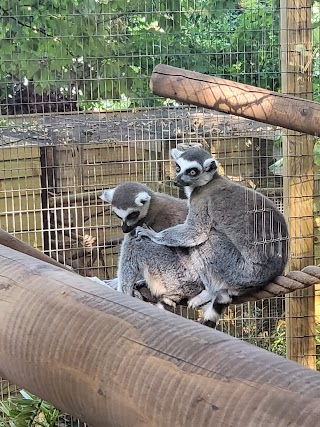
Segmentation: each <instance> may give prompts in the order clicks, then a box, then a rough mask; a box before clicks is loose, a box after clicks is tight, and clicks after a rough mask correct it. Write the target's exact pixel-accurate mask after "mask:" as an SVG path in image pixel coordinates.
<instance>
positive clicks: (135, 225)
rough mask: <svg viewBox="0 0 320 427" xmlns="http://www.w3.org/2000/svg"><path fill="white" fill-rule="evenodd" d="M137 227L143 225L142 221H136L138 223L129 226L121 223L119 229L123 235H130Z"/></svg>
mask: <svg viewBox="0 0 320 427" xmlns="http://www.w3.org/2000/svg"><path fill="white" fill-rule="evenodd" d="M139 225H140V226H141V227H142V226H143V225H144V221H143V219H141V220H140V221H138V222H136V223H134V224H131V225H128V224H127V223H126V222H123V223H122V226H121V228H122V231H123V232H124V233H130V232H131V231H132V230H134V229H135V228H136V227H138V226H139Z"/></svg>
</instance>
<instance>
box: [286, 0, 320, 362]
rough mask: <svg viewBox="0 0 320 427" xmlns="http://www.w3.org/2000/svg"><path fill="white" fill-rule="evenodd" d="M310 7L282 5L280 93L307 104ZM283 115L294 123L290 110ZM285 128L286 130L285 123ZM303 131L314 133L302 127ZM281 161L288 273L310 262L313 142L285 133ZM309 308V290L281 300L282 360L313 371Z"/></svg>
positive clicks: (304, 1) (299, 1) (291, 1)
mask: <svg viewBox="0 0 320 427" xmlns="http://www.w3.org/2000/svg"><path fill="white" fill-rule="evenodd" d="M311 3H312V2H311V0H285V1H283V2H282V4H281V6H282V8H281V51H282V52H281V53H282V64H281V67H282V68H281V70H282V91H283V92H284V93H288V94H292V95H295V96H300V97H302V98H308V99H312V61H311V60H310V59H311V58H312V41H311V28H312V23H311ZM298 46H299V50H297V47H298ZM301 52H302V54H301ZM301 102H302V101H301ZM306 105H307V104H306ZM301 111H304V110H301ZM287 113H289V114H292V118H295V120H297V121H298V120H299V118H298V117H297V116H296V114H295V113H294V111H293V110H291V109H290V108H289V109H288V111H287ZM314 120H315V116H314ZM307 122H308V120H305V124H307ZM315 123H316V120H315ZM283 125H284V126H285V123H284V124H283ZM287 125H288V127H290V121H288V124H287ZM317 126H318V124H317ZM291 128H292V129H296V128H294V127H291ZM303 130H305V131H306V132H310V133H312V132H313V130H312V129H311V128H309V129H304V128H303V127H301V131H303ZM283 155H284V211H285V214H286V217H287V218H288V224H289V233H290V236H291V239H290V245H291V259H290V262H289V269H290V270H300V269H302V268H303V267H305V266H307V265H309V264H313V262H314V252H313V188H314V182H313V179H314V170H313V138H312V137H308V136H305V135H299V134H297V133H295V132H288V133H287V134H286V135H285V136H284V138H283ZM314 307H315V305H314V289H313V288H308V289H307V290H305V291H297V292H295V293H294V294H292V295H289V296H286V337H287V339H286V344H287V357H288V358H289V359H291V360H294V361H296V362H298V363H301V364H303V365H306V366H308V367H310V368H312V369H315V368H316V342H315V334H316V331H315V317H314V314H315V313H314Z"/></svg>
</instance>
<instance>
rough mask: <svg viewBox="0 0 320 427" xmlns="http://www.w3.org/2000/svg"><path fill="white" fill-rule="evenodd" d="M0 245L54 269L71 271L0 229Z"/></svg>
mask: <svg viewBox="0 0 320 427" xmlns="http://www.w3.org/2000/svg"><path fill="white" fill-rule="evenodd" d="M0 245H3V246H6V247H8V248H11V249H14V250H15V251H18V252H21V253H23V254H26V255H30V256H31V257H33V258H36V259H39V260H41V261H44V262H47V263H49V264H52V265H55V266H56V267H59V268H63V269H64V270H68V271H71V270H70V268H68V267H65V266H64V265H63V264H60V263H59V262H57V261H55V260H54V259H52V258H50V257H49V256H47V255H45V254H44V253H43V252H41V251H39V250H38V249H35V248H34V247H32V246H31V245H28V243H25V242H23V241H22V240H20V239H17V238H16V237H14V236H12V235H11V234H9V233H7V232H6V231H4V230H2V229H0Z"/></svg>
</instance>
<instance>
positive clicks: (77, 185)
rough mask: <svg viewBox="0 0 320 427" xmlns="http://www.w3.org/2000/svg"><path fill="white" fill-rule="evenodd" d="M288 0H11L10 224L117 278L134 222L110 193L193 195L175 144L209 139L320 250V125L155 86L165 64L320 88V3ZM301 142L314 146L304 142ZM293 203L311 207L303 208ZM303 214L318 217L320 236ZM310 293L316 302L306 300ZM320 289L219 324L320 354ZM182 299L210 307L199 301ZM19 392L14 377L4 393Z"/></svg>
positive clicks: (4, 50) (259, 341)
mask: <svg viewBox="0 0 320 427" xmlns="http://www.w3.org/2000/svg"><path fill="white" fill-rule="evenodd" d="M279 3H280V2H277V1H273V0H267V1H254V0H250V1H249V0H246V1H243V2H241V3H240V2H234V1H227V2H226V1H224V2H223V1H218V0H215V1H214V0H212V1H207V2H205V4H204V2H202V1H199V0H193V1H189V0H175V1H173V2H172V1H171V2H166V1H159V2H154V1H149V0H146V1H145V2H141V1H132V2H123V1H121V0H118V1H116V2H105V1H92V0H86V1H75V0H64V1H59V2H58V1H50V2H49V1H41V2H40V1H30V2H26V3H24V2H19V1H18V0H6V1H4V0H3V1H2V0H0V11H1V15H2V28H1V29H0V34H1V38H0V49H1V58H0V109H1V116H0V205H1V210H0V226H1V228H3V229H5V230H7V231H9V232H11V233H12V234H14V235H15V236H16V237H18V238H20V239H22V240H24V241H25V242H27V243H29V244H31V245H32V246H34V247H36V248H38V249H39V250H41V251H44V252H45V253H47V254H48V255H49V256H51V257H53V258H55V259H56V260H58V261H59V262H61V263H63V264H67V265H69V266H71V267H72V268H73V269H74V270H75V271H77V272H78V273H79V274H81V275H84V276H97V277H99V278H100V279H107V278H112V277H114V276H115V275H116V269H117V259H118V254H119V247H120V246H119V243H120V241H119V239H121V238H122V232H121V229H120V222H119V220H118V219H117V218H116V217H115V216H114V215H112V212H111V210H110V209H109V207H108V206H107V205H106V204H103V203H102V201H101V200H100V199H99V197H98V196H99V194H100V192H101V191H102V190H103V189H105V188H111V187H115V186H116V185H117V184H119V183H121V182H123V181H138V182H144V183H146V184H147V185H149V186H150V187H151V188H153V189H155V190H157V191H161V192H166V193H170V194H173V195H175V196H178V192H177V189H176V188H175V187H174V186H173V178H174V167H173V165H172V162H171V161H170V149H171V148H172V147H175V146H176V145H177V144H178V143H180V142H200V143H201V144H202V145H203V146H204V147H205V148H206V149H208V150H210V151H211V153H212V154H213V155H214V156H215V157H217V159H218V160H219V162H220V172H221V173H222V174H224V175H226V176H227V177H229V178H230V179H231V180H234V181H236V182H239V183H240V184H242V185H244V186H246V187H248V188H254V189H257V190H259V191H260V192H262V193H263V194H265V195H266V196H268V197H269V198H271V199H272V200H273V201H274V202H275V203H276V204H277V206H278V207H279V208H280V209H281V210H283V209H284V210H285V211H286V209H287V211H286V212H287V213H288V212H289V213H288V215H287V217H288V220H289V225H292V227H295V228H294V241H295V242H297V244H296V245H295V246H294V247H295V248H298V247H299V248H300V249H299V250H298V249H295V251H294V252H292V253H291V260H293V261H291V264H290V268H291V267H292V268H302V267H303V266H304V265H306V263H309V264H313V263H316V264H317V263H319V261H318V258H319V249H318V239H319V237H318V235H319V221H320V220H319V194H320V192H319V166H320V163H319V162H320V161H319V158H318V157H319V147H318V145H319V140H318V139H317V136H315V138H312V137H306V136H304V135H298V134H291V133H288V132H286V131H285V130H284V129H280V128H276V127H274V126H271V125H268V124H262V123H258V122H255V121H252V120H246V119H242V118H239V117H235V116H229V115H225V114H222V113H217V112H213V111H209V110H204V109H202V108H200V107H194V106H186V105H181V104H179V103H177V102H175V101H173V100H170V99H161V98H159V97H156V96H154V95H153V94H152V93H151V91H150V89H149V81H150V75H151V73H152V70H153V68H154V66H155V65H156V64H157V63H160V62H161V63H167V64H170V65H173V66H177V67H182V68H186V69H189V70H194V71H198V72H202V73H205V74H211V75H217V76H221V77H224V78H228V79H231V80H236V81H239V82H243V83H247V84H252V85H255V86H260V87H263V88H267V89H271V90H274V91H280V90H282V91H287V92H290V93H294V94H296V95H298V96H302V97H309V98H310V96H311V97H312V96H313V99H314V100H316V101H318V99H319V75H320V74H319V53H318V46H319V37H320V35H319V22H320V12H319V5H318V2H314V3H313V6H312V7H311V2H307V1H300V2H299V1H295V2H293V1H292V2H287V3H289V4H288V8H286V9H285V8H283V7H280V4H279ZM290 20H291V21H293V22H294V23H295V24H297V22H298V21H299V22H300V23H301V22H303V23H304V26H305V27H304V32H303V34H304V35H303V37H304V39H303V40H301V39H299V37H301V35H300V36H298V35H297V34H295V35H294V36H292V31H291V26H290V25H292V23H291V24H290V22H291V21H290ZM295 20H296V21H295ZM311 28H312V31H311ZM281 31H282V33H281ZM290 31H291V32H290ZM290 37H293V38H292V39H290ZM284 40H286V42H284ZM311 42H312V43H311ZM285 55H287V57H286V56H285ZM284 57H285V59H284ZM281 58H282V61H281ZM284 63H285V64H286V66H285V65H284ZM290 67H291V68H290ZM281 72H282V75H281ZM284 74H286V75H287V76H289V77H288V80H285V78H284ZM292 75H294V77H293V81H294V82H295V87H290V84H288V81H291V80H290V76H292ZM286 85H287V86H286ZM285 86H286V89H285V90H284V87H285ZM306 138H307V139H306ZM292 144H295V145H297V146H300V145H301V144H305V145H308V147H309V148H310V147H311V151H310V150H309V151H307V150H301V151H296V152H294V153H293V152H292V151H290V147H292ZM288 147H289V148H288ZM288 159H289V160H290V159H291V160H290V161H291V162H292V161H293V162H294V163H295V164H297V163H298V164H299V163H300V164H301V165H304V164H305V162H309V163H310V162H311V166H310V167H309V169H308V173H307V174H306V176H307V177H308V178H309V181H308V182H310V179H311V180H312V196H311V195H310V188H309V189H308V194H305V193H303V191H304V190H305V189H306V186H304V176H305V170H303V167H302V169H300V170H299V168H296V169H293V168H291V169H290V170H289V169H288V166H287V165H288V161H289V160H288ZM292 159H293V160H292ZM286 168H287V169H286ZM310 177H311V178H310ZM288 178H290V179H296V181H295V183H294V184H292V182H291V184H290V185H291V187H290V185H289V187H290V188H292V185H296V186H297V185H300V186H301V188H302V190H301V191H300V193H299V194H297V193H295V194H293V193H292V191H291V190H290V191H288V188H287V187H285V185H284V180H285V179H287V181H288ZM287 181H286V182H287ZM306 199H308V201H309V210H308V211H306V207H305V205H304V203H303V202H304V201H305V200H306ZM290 200H293V201H294V202H293V203H291V204H290ZM292 204H294V205H295V206H296V210H295V211H292V210H291V211H290V210H289V211H288V206H291V209H292ZM310 207H311V210H312V212H311V213H310ZM290 212H291V213H290ZM297 217H298V218H304V219H306V221H309V222H308V225H307V234H306V227H304V226H303V225H301V222H300V223H299V222H295V219H297ZM311 223H312V229H310V224H311ZM294 224H295V225H294ZM308 227H309V228H308ZM291 231H292V228H291ZM305 239H307V241H308V242H309V243H308V246H307V247H305V246H304V247H303V249H301V247H302V246H303V244H302V241H305ZM299 245H300V246H299ZM292 301H293V303H292ZM296 301H299V304H302V302H303V301H307V308H306V307H305V309H304V310H302V311H301V312H300V313H299V312H297V310H296V309H295V310H294V309H293V308H292V307H293V305H292V304H295V302H296ZM319 301H320V299H319V289H318V288H316V289H315V294H314V293H313V291H309V292H308V293H301V294H300V295H299V296H298V297H297V296H289V297H286V298H285V297H279V298H274V299H271V300H263V301H258V302H254V303H253V302H250V303H246V304H242V305H239V306H231V307H230V308H229V310H228V312H227V313H226V314H225V316H224V318H223V321H221V322H220V324H219V326H218V328H219V329H221V330H222V331H224V332H226V333H228V334H230V335H233V336H236V337H238V338H241V339H243V340H246V341H248V342H250V343H251V344H254V345H258V346H260V347H262V348H265V349H267V350H269V351H273V352H276V353H278V354H280V355H282V356H285V355H286V352H288V340H289V341H290V342H291V344H289V345H290V346H291V350H290V352H289V353H290V356H291V358H294V359H295V360H297V361H299V362H301V363H304V364H307V365H309V366H310V367H313V368H314V367H316V366H318V364H319V345H318V344H319V332H320V331H319ZM302 305H303V304H302ZM177 312H178V314H181V315H184V316H186V317H189V318H195V317H196V313H194V312H192V311H190V310H188V309H187V308H185V307H178V308H177ZM301 319H304V320H306V319H307V321H306V322H304V323H303V322H302V321H301ZM288 322H289V323H290V325H291V324H292V322H293V323H294V324H295V327H294V328H295V329H294V328H293V327H292V326H290V328H289V329H288V328H287V325H288ZM293 330H294V334H295V336H294V337H292V334H293ZM288 331H289V332H288ZM293 338H297V341H298V344H297V343H296V344H295V345H296V347H295V346H294V345H293V344H292V340H293ZM297 346H298V347H297ZM297 348H298V350H295V349H297ZM295 351H296V352H297V353H296V354H294V352H295ZM16 391H17V389H16V388H15V387H14V386H10V385H9V384H8V383H7V381H5V380H2V381H1V382H0V397H1V399H2V400H5V399H6V398H7V397H10V396H11V394H15V393H16ZM68 422H69V423H70V421H68ZM74 422H75V423H77V422H78V421H74ZM60 425H70V424H68V423H67V422H65V423H64V422H63V421H61V423H60ZM71 425H77V424H72V423H71Z"/></svg>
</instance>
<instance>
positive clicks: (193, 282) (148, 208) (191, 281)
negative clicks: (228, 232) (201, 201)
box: [100, 182, 210, 306]
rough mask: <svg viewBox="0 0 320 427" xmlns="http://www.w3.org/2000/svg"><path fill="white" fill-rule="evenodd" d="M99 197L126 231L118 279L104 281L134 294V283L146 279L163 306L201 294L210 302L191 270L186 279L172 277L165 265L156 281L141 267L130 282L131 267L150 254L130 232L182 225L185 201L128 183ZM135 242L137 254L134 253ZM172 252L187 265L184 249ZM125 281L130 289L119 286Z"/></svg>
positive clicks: (202, 299) (204, 299)
mask: <svg viewBox="0 0 320 427" xmlns="http://www.w3.org/2000/svg"><path fill="white" fill-rule="evenodd" d="M100 198H101V199H102V200H103V201H105V202H109V203H111V205H112V211H113V212H114V213H115V214H116V215H117V216H118V217H119V218H120V219H121V220H122V230H123V232H124V233H127V234H126V235H125V238H124V241H123V242H122V245H121V250H120V257H119V262H118V278H116V279H113V280H108V281H105V283H106V284H107V285H109V286H111V287H113V288H115V287H117V286H118V283H119V286H118V290H119V291H121V292H124V293H127V294H130V295H132V293H133V292H134V284H135V283H136V282H137V281H138V280H145V281H146V282H147V286H148V288H149V289H150V292H151V294H152V295H153V296H155V297H156V298H157V299H158V301H159V302H160V303H165V304H167V305H170V306H174V305H175V304H176V303H178V302H179V301H180V300H181V299H190V298H193V297H195V296H197V295H199V294H200V293H201V301H203V303H205V302H208V301H210V296H209V295H208V294H207V293H206V292H205V291H204V287H203V285H202V284H201V282H200V280H199V279H198V278H197V277H196V276H195V275H194V274H193V273H192V271H190V274H187V275H184V276H183V277H175V278H171V274H170V271H166V269H165V265H164V273H163V274H161V275H160V276H159V277H155V278H153V277H152V276H150V274H149V272H148V270H146V269H145V268H144V266H143V264H142V265H141V270H140V271H139V272H137V271H135V269H134V279H132V280H131V277H132V275H131V273H130V271H131V266H132V265H136V258H137V257H138V258H139V257H140V253H142V252H143V253H146V255H147V256H149V255H150V254H149V253H148V250H147V249H146V245H145V243H144V242H137V241H136V238H135V233H134V232H133V235H132V233H131V232H132V231H133V230H134V229H135V228H136V227H137V226H138V225H142V224H144V225H146V226H147V227H152V229H153V230H155V231H161V230H163V229H165V228H168V227H172V226H174V225H177V224H182V223H183V222H184V221H185V219H186V217H187V213H188V205H187V201H186V200H182V199H178V198H175V197H172V196H168V195H167V194H163V193H157V192H154V191H152V190H151V189H150V188H149V187H147V186H146V185H144V184H140V183H135V182H125V183H123V184H120V185H118V186H117V187H116V188H114V189H109V190H105V191H103V193H102V194H101V196H100ZM133 241H134V244H133V246H134V252H132V242H133ZM147 246H148V245H147ZM161 251H162V248H161V247H159V248H158V255H160V254H161ZM170 252H172V256H175V257H178V258H179V259H180V263H184V262H185V256H184V253H185V250H184V249H178V248H177V249H175V248H172V249H170ZM149 261H150V259H149ZM127 274H128V275H129V282H128V280H125V281H124V280H122V278H123V276H124V275H127ZM119 279H120V280H119ZM124 282H125V283H129V287H124V286H121V285H120V283H124ZM198 299H199V298H198Z"/></svg>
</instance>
